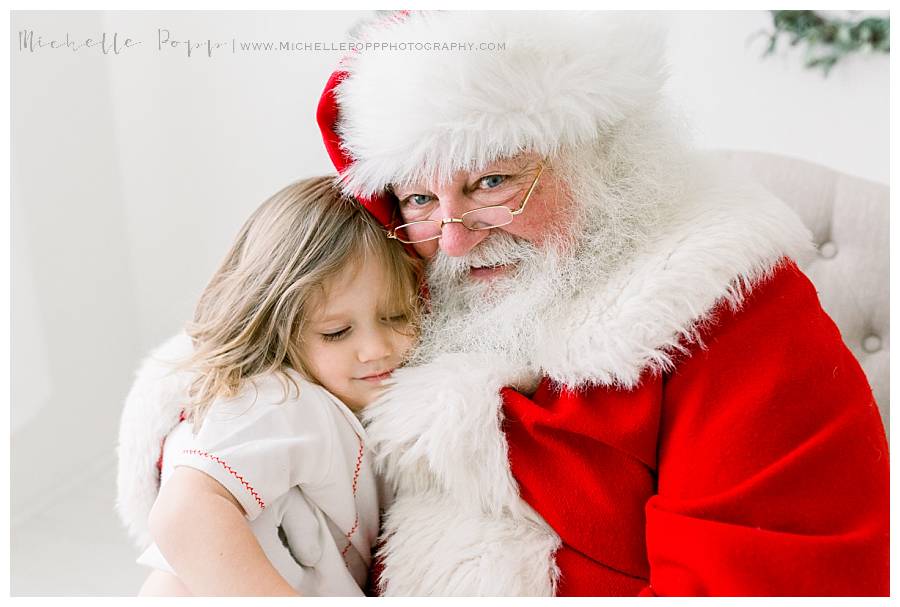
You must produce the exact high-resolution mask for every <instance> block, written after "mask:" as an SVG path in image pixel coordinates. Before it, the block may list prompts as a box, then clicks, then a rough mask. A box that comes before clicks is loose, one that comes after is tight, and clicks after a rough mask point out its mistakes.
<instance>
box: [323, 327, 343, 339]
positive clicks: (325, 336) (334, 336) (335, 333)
mask: <svg viewBox="0 0 900 607" xmlns="http://www.w3.org/2000/svg"><path fill="white" fill-rule="evenodd" d="M349 333H350V327H345V328H343V329H339V330H337V331H331V332H329V333H321V334H320V335H321V336H322V339H323V340H325V341H338V340H340V339H343V338H344V337H346V336H347V335H348V334H349Z"/></svg>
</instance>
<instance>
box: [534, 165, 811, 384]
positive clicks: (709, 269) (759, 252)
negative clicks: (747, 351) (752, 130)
mask: <svg viewBox="0 0 900 607" xmlns="http://www.w3.org/2000/svg"><path fill="white" fill-rule="evenodd" d="M692 169H693V171H695V174H696V176H697V179H696V180H695V181H694V182H693V183H691V184H690V185H689V188H688V189H687V191H686V192H684V193H683V194H682V199H681V200H680V201H679V202H678V203H676V204H675V205H672V206H671V208H670V215H669V217H667V218H666V220H665V221H664V222H663V224H662V225H661V226H660V227H659V228H658V229H657V230H656V234H657V236H655V237H651V238H650V239H649V240H648V241H647V242H646V243H644V245H643V246H642V247H641V248H640V249H639V251H638V252H637V254H636V255H635V257H634V259H633V260H632V261H631V263H628V264H627V265H626V266H625V267H623V268H622V269H621V270H620V271H619V272H617V273H616V274H614V275H613V276H612V277H611V278H610V280H608V281H607V282H606V283H604V284H603V285H597V287H596V288H595V289H587V290H586V293H585V294H584V295H582V296H581V297H580V298H578V299H576V300H575V301H572V302H570V304H569V305H568V306H562V307H559V308H557V309H556V310H554V313H553V316H552V317H551V318H548V319H547V322H545V323H544V325H543V328H544V331H543V333H542V335H541V336H540V337H539V338H538V340H537V342H536V343H535V344H534V357H533V360H536V361H537V363H538V364H539V365H540V370H541V373H542V374H543V375H547V376H549V377H550V378H551V379H553V380H554V381H556V382H557V383H559V384H560V385H564V386H569V387H579V386H585V385H591V384H605V385H619V386H623V387H634V386H635V385H637V383H638V381H639V380H640V377H641V375H642V374H643V373H644V372H645V371H646V370H647V369H653V370H656V371H664V370H667V369H669V368H670V367H671V365H672V355H673V353H675V352H677V351H680V350H682V349H683V346H684V344H685V343H686V342H688V343H689V342H691V341H693V340H694V339H695V338H696V330H697V328H698V325H700V324H701V323H702V322H703V321H704V320H705V319H706V318H707V316H708V315H709V313H710V312H711V311H712V310H713V309H714V308H715V307H716V305H718V304H719V303H720V302H722V301H726V302H728V303H730V304H731V305H732V306H735V307H736V306H739V305H740V303H741V301H742V299H743V297H744V296H745V295H746V293H747V292H749V290H750V289H751V288H752V286H753V285H754V284H755V283H757V282H758V281H760V280H761V279H763V278H765V277H766V276H767V275H769V274H770V273H771V272H772V271H773V270H774V268H775V267H776V265H777V264H778V262H779V261H781V260H783V259H784V258H789V259H794V260H799V261H803V260H804V259H805V258H806V257H807V256H808V255H810V254H811V252H812V250H813V248H812V235H811V233H810V231H809V230H808V229H807V228H806V226H804V225H803V222H802V221H801V220H800V218H799V217H798V216H797V214H796V213H794V211H793V210H791V209H790V208H788V207H787V205H785V204H784V202H782V201H781V200H779V199H777V198H776V197H775V196H773V195H772V194H770V193H769V192H767V191H766V190H765V189H763V188H762V187H760V186H758V185H756V184H753V183H749V182H747V181H746V180H745V179H742V178H740V177H738V176H737V175H735V174H733V173H732V172H731V171H730V170H729V169H728V168H727V167H726V166H725V165H724V164H723V163H722V162H721V161H718V160H716V159H714V158H704V157H703V156H699V157H697V159H696V164H695V165H694V166H693V167H692Z"/></svg>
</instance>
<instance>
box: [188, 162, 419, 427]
mask: <svg viewBox="0 0 900 607" xmlns="http://www.w3.org/2000/svg"><path fill="white" fill-rule="evenodd" d="M367 256H371V257H372V258H374V259H378V260H379V261H380V262H381V263H382V264H383V267H384V269H385V273H386V275H387V277H388V284H386V285H384V292H385V299H384V302H385V305H387V306H392V309H390V310H386V312H390V313H391V314H394V313H396V312H402V313H404V314H406V315H407V317H408V318H409V319H410V322H411V324H410V327H411V328H413V327H415V323H416V320H417V319H418V312H419V280H420V276H421V267H420V264H419V262H417V261H416V260H414V259H413V258H412V257H411V256H409V255H408V254H406V253H405V252H404V250H403V248H402V247H401V246H399V243H397V242H394V241H390V240H388V239H387V238H386V235H385V232H384V230H383V229H382V228H381V226H379V225H378V223H377V222H376V221H375V220H374V219H373V218H372V217H371V216H370V215H369V213H368V212H367V211H366V210H365V209H364V208H363V207H362V205H360V204H359V203H358V202H357V201H355V200H353V199H350V198H347V197H346V196H343V195H342V194H341V193H340V191H339V189H338V187H337V185H336V184H335V182H334V178H332V177H313V178H310V179H304V180H301V181H297V182H296V183H293V184H291V185H289V186H287V187H286V188H284V189H282V190H281V191H279V192H278V193H276V194H275V195H274V196H272V197H271V198H269V199H268V200H267V201H266V202H264V203H263V204H262V205H261V206H260V207H259V208H258V209H256V211H254V213H253V214H252V215H251V216H250V218H249V219H248V220H247V221H246V223H244V225H243V227H242V228H241V230H240V232H239V234H238V236H237V239H236V241H235V243H234V245H233V246H232V247H231V250H230V251H229V252H228V254H227V255H226V257H225V260H224V261H223V262H222V265H221V266H220V267H219V269H218V270H217V271H216V272H215V274H214V275H213V277H212V279H211V280H210V282H209V284H208V285H207V287H206V289H205V290H204V291H203V294H202V295H201V296H200V301H199V302H198V304H197V309H196V312H195V315H194V320H193V322H192V323H190V324H189V325H188V327H187V332H188V334H189V335H190V336H191V338H192V339H193V342H194V355H193V356H192V357H191V358H190V359H189V360H188V361H186V363H185V364H184V366H185V367H186V368H190V369H192V370H193V371H195V372H196V373H197V379H196V380H195V381H194V383H193V385H192V387H191V390H190V396H191V402H190V403H189V404H188V406H187V407H186V409H185V415H186V417H187V418H188V419H189V420H191V421H193V423H194V425H195V427H197V426H198V425H199V423H201V421H202V419H203V417H204V416H205V414H206V411H207V410H208V408H209V406H210V405H211V404H212V402H213V401H214V400H215V399H216V398H218V397H231V396H235V395H237V394H238V392H239V391H240V388H241V384H242V382H243V381H244V380H246V379H247V378H250V377H253V376H255V375H258V374H261V373H267V372H275V373H278V374H280V376H281V377H282V378H283V379H284V380H285V381H286V382H288V383H291V384H293V385H294V387H295V388H297V386H296V384H295V383H294V382H293V381H292V380H291V378H290V376H289V375H288V374H286V373H284V371H285V368H292V369H294V370H296V371H298V372H300V373H301V374H302V375H304V376H306V378H307V379H310V380H312V381H315V378H314V377H313V376H312V374H311V373H310V372H309V367H308V365H307V362H306V361H305V360H304V358H303V352H302V347H301V346H302V343H301V331H302V329H303V326H304V324H305V322H307V319H308V317H309V313H310V312H311V310H310V302H311V301H312V300H313V298H314V297H315V295H316V293H319V294H320V295H321V294H322V293H323V292H324V285H325V282H326V281H327V280H328V279H329V278H331V277H334V276H336V275H337V274H338V273H339V272H341V271H342V270H343V269H345V268H347V267H348V266H350V264H359V263H361V262H362V261H363V260H364V259H365V258H366V257H367ZM350 267H352V266H350ZM286 387H287V383H286Z"/></svg>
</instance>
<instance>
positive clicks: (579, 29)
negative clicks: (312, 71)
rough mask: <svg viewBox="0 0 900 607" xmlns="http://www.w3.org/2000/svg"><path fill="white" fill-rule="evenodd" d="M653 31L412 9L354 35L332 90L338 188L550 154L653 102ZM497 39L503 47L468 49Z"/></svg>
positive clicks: (656, 33)
mask: <svg viewBox="0 0 900 607" xmlns="http://www.w3.org/2000/svg"><path fill="white" fill-rule="evenodd" d="M663 39H664V36H663V34H662V32H661V31H660V29H659V28H658V27H655V26H654V25H653V24H652V23H651V21H649V20H648V18H647V17H635V16H633V15H629V14H622V13H609V12H603V11H590V12H577V11H570V12H544V11H533V12H499V13H498V12H429V11H426V12H415V13H412V14H411V15H409V17H407V18H405V19H392V20H382V21H379V22H377V23H374V24H372V25H370V26H368V27H367V28H364V29H363V30H361V32H360V34H359V35H358V37H357V40H355V42H357V43H358V44H365V43H371V44H376V43H377V44H382V45H391V44H395V45H400V44H415V43H423V44H424V43H428V44H434V43H454V44H463V45H467V44H473V45H475V46H474V47H473V48H472V49H471V50H455V51H454V50H418V51H416V50H414V49H413V48H412V47H411V48H410V50H406V51H404V50H399V47H397V49H395V50H392V49H391V47H390V46H383V47H374V46H373V47H372V48H369V49H365V48H363V49H362V50H360V51H359V52H356V53H354V54H352V55H351V56H350V57H348V58H347V60H346V61H345V68H346V69H347V71H348V72H349V76H348V77H347V78H345V79H344V81H343V82H342V83H341V84H340V85H339V86H338V88H337V89H336V94H337V99H338V105H339V108H340V120H339V123H338V134H339V136H340V138H341V142H342V145H343V147H344V148H345V149H346V150H347V151H348V152H349V154H350V156H351V157H352V158H353V159H354V162H353V163H352V164H351V165H350V167H349V168H348V169H347V171H346V172H345V173H344V175H343V177H344V181H343V184H344V187H345V188H346V189H347V190H348V192H349V193H350V194H353V195H358V196H369V195H371V194H374V193H376V192H379V191H380V190H382V189H383V188H384V186H386V185H388V184H390V183H404V182H410V181H417V180H420V179H427V178H430V177H432V176H436V177H439V178H441V179H442V180H446V179H447V178H448V177H449V176H450V175H451V174H452V173H454V172H455V171H457V170H460V169H464V168H468V169H475V168H477V167H480V166H484V165H485V164H487V163H488V162H491V161H493V160H496V159H497V158H500V157H506V156H511V155H514V154H516V153H518V152H519V151H521V150H523V149H529V150H532V151H535V152H539V153H541V154H543V155H545V156H549V155H551V154H553V153H554V152H555V151H556V150H557V149H559V148H560V146H565V145H577V144H580V143H584V142H587V141H591V140H594V139H596V138H597V137H601V136H603V134H604V133H605V132H607V131H608V130H609V129H611V128H613V127H614V126H615V125H616V124H617V123H619V122H620V121H622V120H626V119H627V118H628V117H629V116H631V115H633V114H636V113H638V112H640V111H641V110H645V109H647V108H648V107H650V106H653V105H655V104H656V103H657V101H658V100H659V91H660V88H661V86H662V84H663V80H664V77H663V66H662V60H661V53H662V46H663ZM481 43H502V44H505V48H504V49H503V50H479V47H478V45H479V44H481Z"/></svg>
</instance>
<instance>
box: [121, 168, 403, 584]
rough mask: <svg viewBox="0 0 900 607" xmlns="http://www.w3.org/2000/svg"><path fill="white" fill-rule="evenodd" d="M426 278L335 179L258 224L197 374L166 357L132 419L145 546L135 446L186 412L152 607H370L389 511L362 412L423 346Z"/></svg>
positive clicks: (207, 322)
mask: <svg viewBox="0 0 900 607" xmlns="http://www.w3.org/2000/svg"><path fill="white" fill-rule="evenodd" d="M418 276H419V271H418V267H417V265H416V262H415V261H413V260H412V259H411V258H410V257H409V256H408V255H407V254H406V253H405V252H404V251H403V250H402V248H401V247H400V246H399V245H398V244H397V243H394V242H392V241H389V240H388V239H387V238H386V236H385V233H384V231H383V229H382V228H381V227H379V226H378V224H377V223H376V222H375V220H374V219H372V218H370V216H369V215H368V214H367V213H366V211H365V210H364V209H363V208H362V207H361V206H360V205H359V204H358V203H356V202H355V201H353V200H350V199H347V198H344V197H342V196H341V195H340V194H339V193H338V191H337V189H336V187H335V186H334V185H333V180H332V179H331V178H313V179H307V180H303V181H299V182H297V183H295V184H292V185H290V186H288V187H286V188H285V189H283V190H281V191H280V192H278V193H277V194H275V195H274V196H273V197H272V198H270V199H269V200H268V201H266V202H265V203H264V204H263V205H262V206H261V207H260V208H259V209H257V211H256V212H254V213H253V215H252V216H251V217H250V219H249V220H248V221H247V222H246V224H245V225H244V226H243V228H242V229H241V231H240V233H239V235H238V237H237V241H236V242H235V244H234V245H233V247H232V249H231V251H229V253H228V255H227V257H226V258H225V261H224V262H223V263H222V265H221V267H220V268H219V269H218V270H217V271H216V273H215V275H214V276H213V278H212V280H211V281H210V283H209V285H208V286H207V287H206V290H205V291H204V292H203V294H202V296H201V297H200V301H199V304H198V305H197V309H196V314H195V318H194V321H193V322H192V323H191V324H190V325H189V326H188V329H187V334H188V336H189V337H190V348H189V350H190V357H189V358H188V359H187V360H186V361H180V362H179V363H178V365H177V369H176V370H175V372H174V373H172V372H168V373H167V372H164V371H161V370H160V369H161V368H162V367H160V366H159V365H160V362H159V358H160V356H159V353H158V354H157V357H156V360H155V361H154V362H151V363H150V366H151V367H152V369H151V370H149V371H148V370H147V369H145V370H144V371H143V372H142V373H141V375H140V376H139V380H138V382H136V386H135V388H133V390H132V393H131V394H130V395H129V397H128V401H127V402H126V411H125V413H124V414H123V421H122V428H121V436H120V448H119V455H120V460H121V461H120V475H119V485H120V487H119V510H120V512H121V513H123V516H124V518H126V522H128V523H129V524H130V525H131V527H132V531H138V532H140V531H142V529H140V523H139V522H138V521H137V520H136V519H139V518H141V514H142V513H141V511H140V508H135V507H133V506H134V504H136V503H138V502H139V501H140V499H142V494H146V493H147V486H146V483H145V484H144V486H143V487H139V486H137V484H136V483H135V481H134V480H133V477H134V476H135V474H134V471H135V470H136V469H140V470H143V471H144V472H143V473H146V468H147V466H146V463H147V457H146V455H145V456H144V457H143V458H141V457H139V456H136V455H135V452H136V451H138V450H139V449H137V448H131V447H130V446H129V440H130V439H129V436H131V435H134V434H139V433H141V432H143V434H142V437H145V436H146V435H147V434H148V432H147V430H146V428H144V429H141V428H139V427H138V426H140V425H141V423H140V421H139V420H140V418H141V416H144V419H145V420H146V419H148V417H149V418H152V419H150V425H153V426H155V427H156V428H157V429H158V428H159V427H161V426H165V425H167V424H166V423H164V422H161V421H160V420H163V419H170V420H171V419H172V415H173V413H172V411H173V410H174V408H177V406H176V405H174V404H173V403H176V402H179V396H180V397H182V399H183V400H181V401H180V402H181V404H182V405H183V410H181V411H179V419H180V420H181V421H180V422H178V423H177V425H176V426H175V427H174V428H173V429H171V431H169V432H168V433H167V434H166V436H165V442H164V447H163V450H162V455H161V462H160V463H159V468H160V471H161V477H162V478H161V487H160V490H159V494H158V496H157V497H156V500H155V503H153V506H152V510H151V511H150V513H149V517H148V518H149V526H148V528H149V535H150V536H151V537H152V540H153V541H154V543H153V544H152V545H150V546H149V547H148V548H147V549H146V550H145V552H144V553H143V554H142V555H141V557H140V558H139V559H138V562H140V563H142V564H145V565H149V566H151V567H154V568H155V570H154V571H153V573H151V575H150V576H149V578H148V579H147V581H146V582H145V584H144V586H143V588H142V589H141V594H143V595H184V594H196V595H257V596H260V595H293V594H300V595H318V596H322V595H338V596H348V595H362V594H363V588H364V587H365V585H366V578H367V574H368V569H369V565H370V562H371V548H372V544H373V542H374V541H375V538H376V536H377V534H378V528H379V520H378V517H379V502H378V491H377V489H376V483H375V477H374V475H373V472H372V469H371V468H370V465H369V457H368V454H367V453H366V451H365V447H364V440H365V433H364V430H363V428H362V426H361V425H360V423H359V421H358V420H357V418H356V417H355V415H354V412H355V411H359V410H360V409H361V408H362V407H364V406H365V405H366V404H368V403H369V402H371V401H372V400H373V399H374V398H375V397H376V396H377V395H378V394H379V393H380V391H381V389H382V385H383V383H384V382H385V380H387V379H388V378H389V377H390V375H391V372H392V371H393V370H394V369H395V368H396V367H397V366H399V365H401V364H402V362H403V359H404V356H405V354H406V352H407V350H408V349H409V348H410V346H411V345H412V343H413V337H414V327H415V323H416V318H417V310H418ZM182 339H183V340H185V338H182ZM182 347H183V346H182ZM169 353H171V349H170V352H169ZM154 365H155V366H154ZM153 382H156V383H153ZM162 384H167V385H165V386H164V387H161V385H162ZM166 403H168V404H166ZM142 408H143V411H141V412H139V413H138V412H137V411H138V410H140V409H142ZM166 408H168V411H164V410H163V409H166ZM168 425H171V424H168ZM157 432H158V430H157ZM149 434H151V435H152V434H153V432H150V433H149ZM140 440H144V441H145V442H146V439H145V438H141V439H140ZM157 444H158V443H157ZM145 446H146V445H145ZM145 497H146V496H144V498H145ZM143 531H145V530H143ZM144 537H145V538H146V535H145V536H144Z"/></svg>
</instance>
